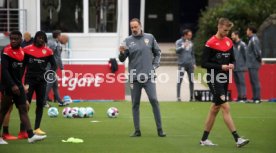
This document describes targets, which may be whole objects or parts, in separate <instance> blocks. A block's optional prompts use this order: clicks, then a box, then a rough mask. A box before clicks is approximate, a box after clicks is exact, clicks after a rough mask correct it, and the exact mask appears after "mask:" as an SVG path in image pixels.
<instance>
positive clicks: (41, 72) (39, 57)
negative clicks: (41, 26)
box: [24, 31, 57, 135]
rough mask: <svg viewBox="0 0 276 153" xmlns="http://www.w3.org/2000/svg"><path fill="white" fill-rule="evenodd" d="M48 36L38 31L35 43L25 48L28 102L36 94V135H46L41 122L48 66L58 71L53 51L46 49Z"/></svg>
mask: <svg viewBox="0 0 276 153" xmlns="http://www.w3.org/2000/svg"><path fill="white" fill-rule="evenodd" d="M46 43H47V36H46V34H45V32H43V31H38V32H37V33H36V34H35V38H34V43H33V44H32V45H29V46H27V47H25V48H24V52H25V54H26V55H25V56H26V60H27V65H26V67H27V72H26V76H25V84H26V85H29V90H28V93H27V100H28V101H29V102H30V103H31V101H32V96H33V93H34V92H35V93H36V112H35V113H36V118H35V128H34V129H35V131H34V132H35V133H36V134H40V135H43V134H46V133H45V132H43V131H42V130H41V129H40V122H41V119H42V114H43V106H44V97H45V93H46V85H47V82H46V81H47V80H46V79H48V77H49V76H53V75H54V74H49V76H48V75H47V73H46V71H47V68H46V67H47V64H48V63H49V62H50V64H51V65H52V68H53V70H54V71H55V70H56V69H57V66H56V63H55V59H54V56H53V51H52V50H51V49H50V48H48V47H46Z"/></svg>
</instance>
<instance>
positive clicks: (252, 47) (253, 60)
mask: <svg viewBox="0 0 276 153" xmlns="http://www.w3.org/2000/svg"><path fill="white" fill-rule="evenodd" d="M261 58H262V57H261V47H260V41H259V39H258V37H257V35H256V34H254V35H253V36H252V37H250V38H249V42H248V45H247V52H246V65H247V67H248V68H259V67H260V65H261Z"/></svg>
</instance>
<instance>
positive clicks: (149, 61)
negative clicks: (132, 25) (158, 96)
mask: <svg viewBox="0 0 276 153" xmlns="http://www.w3.org/2000/svg"><path fill="white" fill-rule="evenodd" d="M124 43H125V44H126V50H125V52H124V53H120V54H119V60H120V61H121V62H124V61H125V60H126V58H127V57H128V59H129V63H128V64H129V65H128V68H129V69H128V70H129V75H130V82H132V81H137V76H138V75H139V76H138V77H139V78H140V79H142V80H144V79H149V78H154V77H155V76H154V74H152V73H153V72H154V70H155V69H156V68H157V67H159V63H160V58H161V50H160V48H159V46H158V44H157V42H156V40H155V38H154V36H153V35H152V34H149V33H142V34H141V35H139V36H133V35H130V36H128V37H127V38H126V39H125V40H124Z"/></svg>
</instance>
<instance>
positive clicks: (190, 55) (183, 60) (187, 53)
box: [175, 38, 195, 66]
mask: <svg viewBox="0 0 276 153" xmlns="http://www.w3.org/2000/svg"><path fill="white" fill-rule="evenodd" d="M185 43H187V46H186V47H185V46H184V44H185ZM175 45H176V50H175V51H176V53H177V55H178V65H179V66H191V65H195V54H194V51H193V43H192V41H190V40H187V39H184V38H180V39H178V40H177V41H176V42H175Z"/></svg>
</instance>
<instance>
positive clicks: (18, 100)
mask: <svg viewBox="0 0 276 153" xmlns="http://www.w3.org/2000/svg"><path fill="white" fill-rule="evenodd" d="M19 90H20V95H16V94H14V93H13V92H12V91H11V89H4V90H3V92H2V93H3V95H2V96H3V97H4V96H7V97H11V100H12V101H13V103H14V104H15V105H16V107H18V106H19V105H25V104H26V94H25V90H24V88H23V87H22V86H21V87H19ZM2 99H6V98H2ZM2 102H4V101H2Z"/></svg>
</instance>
